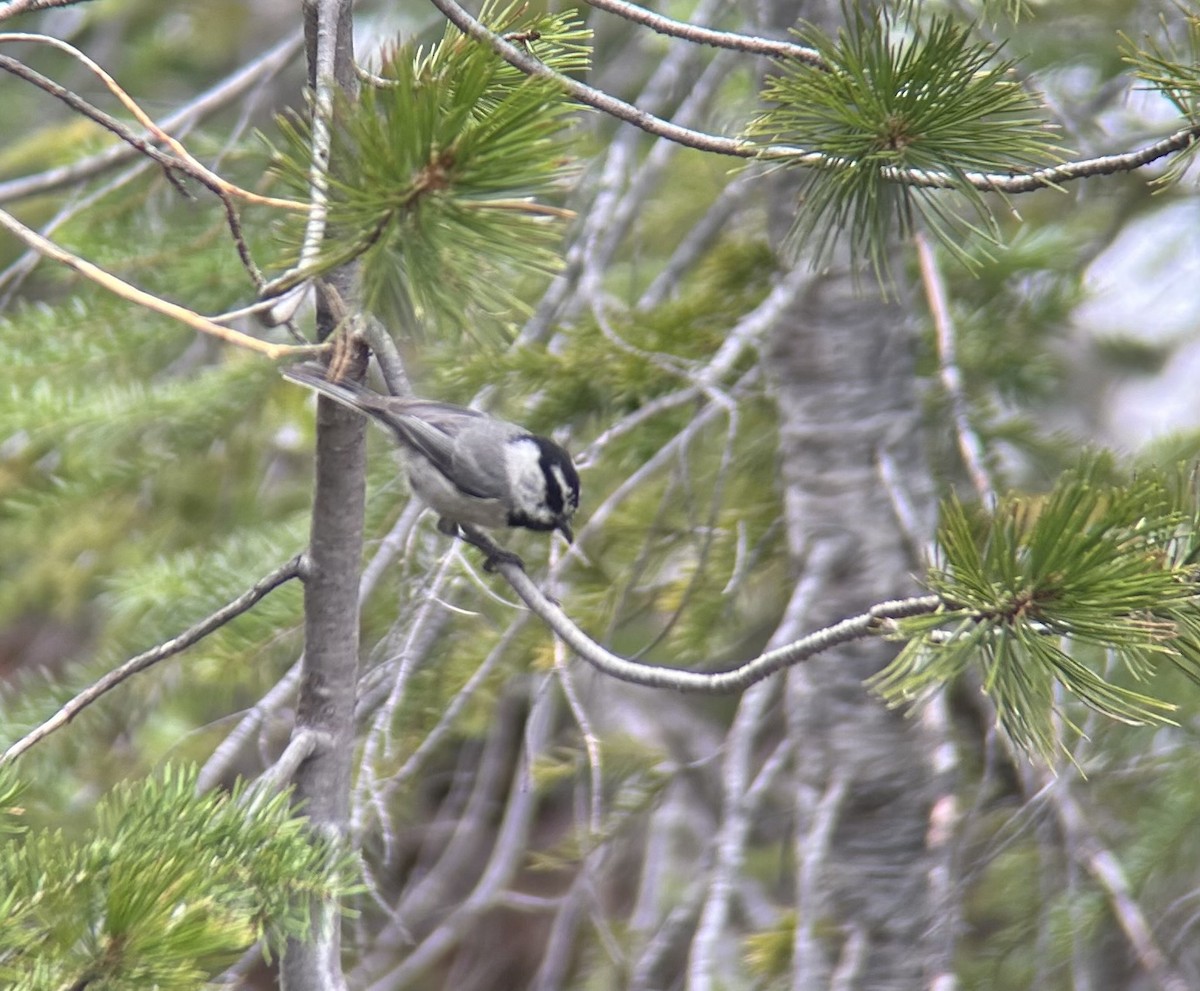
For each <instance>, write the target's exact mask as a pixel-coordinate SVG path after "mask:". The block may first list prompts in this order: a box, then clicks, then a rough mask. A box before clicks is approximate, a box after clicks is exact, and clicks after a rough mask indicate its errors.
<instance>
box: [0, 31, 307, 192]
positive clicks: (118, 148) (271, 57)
mask: <svg viewBox="0 0 1200 991" xmlns="http://www.w3.org/2000/svg"><path fill="white" fill-rule="evenodd" d="M5 13H7V8H6V10H5ZM303 41H304V39H303V37H302V36H301V35H300V34H299V33H297V34H295V35H293V36H291V37H289V38H285V39H284V40H283V41H281V42H279V43H278V44H277V45H275V47H274V48H271V49H269V50H268V51H266V52H264V53H263V54H262V55H260V56H259V57H258V58H257V59H256V60H255V61H254V62H252V63H250V64H249V65H246V66H243V67H242V68H240V69H238V70H237V71H236V72H234V73H232V74H231V75H229V76H227V77H226V78H225V79H223V80H221V81H220V82H219V83H217V84H216V85H215V86H212V87H211V88H210V89H207V90H205V91H204V92H203V93H201V94H200V95H199V96H198V97H197V98H196V99H195V100H193V101H192V102H191V103H188V104H186V105H185V106H183V107H181V108H180V109H179V110H177V111H175V112H174V113H173V114H171V115H170V116H167V117H164V118H163V119H162V121H161V123H160V124H159V126H160V127H161V128H163V129H170V130H175V129H177V128H179V127H182V126H184V125H186V124H190V123H194V122H195V121H197V120H200V119H202V118H204V117H206V116H208V115H209V114H211V113H213V112H215V111H217V110H219V109H221V108H222V107H224V106H225V105H226V104H228V103H229V102H230V101H232V100H234V99H236V98H237V97H239V96H241V95H242V94H243V93H245V92H246V91H247V90H248V89H250V87H251V86H254V85H256V84H257V83H259V82H260V81H262V80H264V79H269V78H271V77H272V76H274V75H275V74H276V73H278V72H279V71H280V70H281V69H282V68H283V67H284V66H286V65H287V64H288V63H289V62H291V61H292V59H294V58H295V57H296V53H297V52H298V51H299V50H300V46H301V44H303ZM134 150H136V149H133V148H131V146H129V145H124V144H120V145H113V146H111V147H109V148H106V149H105V150H104V151H101V152H98V153H97V154H95V155H91V156H89V157H88V158H84V159H81V160H79V161H77V162H72V163H71V164H70V165H63V166H60V167H57V168H53V169H48V170H47V171H45V172H40V173H38V174H36V175H30V176H22V177H21V178H19V179H11V180H9V181H8V182H3V183H0V202H4V201H7V200H16V199H23V198H24V197H27V196H33V195H35V194H38V193H45V192H48V191H50V190H53V189H57V188H59V187H60V186H65V185H69V184H71V183H74V182H78V181H79V180H81V179H86V178H89V177H91V176H93V175H95V174H96V173H98V172H102V171H104V170H105V169H107V168H111V167H112V166H115V165H119V164H120V163H122V162H124V161H126V160H127V159H129V158H130V157H131V156H132V154H133V151H134Z"/></svg>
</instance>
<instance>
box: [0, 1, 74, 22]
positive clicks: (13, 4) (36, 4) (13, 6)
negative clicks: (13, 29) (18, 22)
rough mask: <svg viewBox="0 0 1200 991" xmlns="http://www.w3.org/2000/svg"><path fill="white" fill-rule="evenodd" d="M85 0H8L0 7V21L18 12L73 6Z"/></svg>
mask: <svg viewBox="0 0 1200 991" xmlns="http://www.w3.org/2000/svg"><path fill="white" fill-rule="evenodd" d="M85 2H86V0H8V3H7V4H6V5H5V6H4V7H0V21H6V20H8V19H9V18H10V17H16V16H17V15H18V14H29V13H32V12H33V11H35V10H50V9H52V8H54V7H74V6H75V5H76V4H77V3H85Z"/></svg>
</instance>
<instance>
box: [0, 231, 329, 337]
mask: <svg viewBox="0 0 1200 991" xmlns="http://www.w3.org/2000/svg"><path fill="white" fill-rule="evenodd" d="M0 227H3V228H4V229H6V230H7V231H8V232H9V233H10V234H13V235H14V236H15V237H17V238H19V239H20V240H21V241H23V242H24V243H25V244H27V245H28V246H29V247H31V248H33V250H34V251H36V252H38V253H39V254H41V255H44V256H45V257H47V258H49V259H51V260H53V261H57V262H61V263H62V264H64V265H66V266H67V267H68V268H71V269H74V270H75V271H76V272H78V273H79V274H80V275H82V276H84V277H85V278H87V279H90V280H91V281H92V282H95V283H96V284H97V285H99V286H100V287H101V288H103V289H107V290H108V291H109V292H111V293H113V294H114V295H117V296H120V297H121V298H122V299H126V300H128V301H129V302H131V303H136V304H137V305H138V306H143V307H145V308H146V309H148V310H153V311H154V312H155V313H161V314H162V315H163V316H167V317H170V318H171V319H173V320H178V321H179V322H180V323H183V324H186V325H187V326H188V327H191V328H192V329H193V330H197V331H200V332H201V333H203V334H209V335H211V336H212V337H216V338H219V339H220V340H223V341H225V342H227V343H229V344H236V345H237V346H238V347H243V348H246V349H248V350H250V351H258V352H259V353H261V354H265V355H266V356H267V357H268V358H284V357H288V356H296V355H305V354H307V355H311V354H318V353H320V352H322V351H324V350H325V346H324V345H321V344H317V345H289V344H271V343H269V342H267V341H263V340H259V339H258V338H257V337H251V336H250V335H249V334H243V333H242V332H241V331H237V330H232V329H230V328H229V327H222V326H221V325H220V324H219V323H216V322H214V321H212V320H210V319H208V317H205V316H201V315H200V314H199V313H196V312H194V311H192V310H189V309H188V308H187V307H185V306H180V305H179V304H178V303H172V302H170V301H169V300H166V299H162V298H161V297H159V296H155V295H154V294H153V293H148V292H146V291H145V290H143V289H139V288H137V286H134V285H132V284H131V283H128V282H126V281H124V280H123V279H119V278H117V277H116V276H115V275H112V274H111V273H109V272H106V271H104V269H102V268H100V267H99V266H98V265H93V264H92V263H91V262H89V261H85V260H84V259H83V258H80V257H79V256H78V255H74V254H72V253H71V252H69V251H67V250H66V249H65V248H61V247H59V246H58V245H57V244H55V243H54V242H53V241H50V240H48V239H47V238H44V237H42V235H40V234H39V233H37V231H34V230H31V229H30V228H28V227H26V226H25V225H24V224H22V223H21V222H20V221H19V220H17V219H16V218H15V217H13V216H12V215H11V214H9V213H6V212H5V211H3V210H0Z"/></svg>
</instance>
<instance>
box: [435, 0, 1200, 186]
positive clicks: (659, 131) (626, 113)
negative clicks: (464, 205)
mask: <svg viewBox="0 0 1200 991" xmlns="http://www.w3.org/2000/svg"><path fill="white" fill-rule="evenodd" d="M432 2H433V5H434V6H435V7H437V9H438V10H440V11H441V12H442V13H443V14H444V15H445V16H446V18H447V19H448V20H449V21H450V22H451V23H452V24H453V25H454V26H455V27H457V28H458V29H459V30H460V31H462V32H463V33H464V34H466V35H467V36H468V37H471V38H474V39H475V40H476V41H478V42H480V43H481V44H484V45H487V46H488V47H489V48H491V49H492V51H494V52H495V53H496V54H497V55H499V56H500V57H501V58H503V59H504V60H505V61H506V62H508V63H509V64H510V65H513V66H515V67H516V68H518V69H520V70H521V71H522V72H524V73H526V74H527V75H530V76H536V77H538V78H540V79H551V80H553V81H554V82H556V83H557V84H558V85H559V86H561V87H562V88H563V90H564V91H565V92H566V93H567V94H568V95H569V96H571V97H572V98H573V99H575V100H578V101H579V102H580V103H582V104H584V105H585V106H589V107H592V108H594V109H596V110H599V111H601V112H602V113H606V114H608V115H609V116H610V117H614V118H616V119H617V120H621V121H624V122H625V123H627V124H632V125H633V126H634V127H637V128H640V129H641V130H643V131H645V132H646V133H647V134H652V135H654V136H655V137H659V138H664V139H665V140H667V141H674V142H675V143H677V144H680V145H684V146H686V147H688V148H695V149H697V150H698V151H706V152H711V153H713V154H716V155H730V156H733V157H735V158H761V159H765V160H769V161H772V162H777V163H780V164H785V165H788V166H791V167H809V168H837V167H838V166H839V163H840V160H839V158H838V157H837V156H830V155H826V154H824V153H823V152H817V151H812V150H809V149H804V148H796V147H791V146H787V145H759V144H756V143H754V142H752V141H746V140H743V139H740V138H730V137H725V136H723V135H718V134H709V133H707V132H705V131H697V130H694V129H692V128H690V127H681V126H679V125H678V124H673V123H671V122H670V121H668V120H663V119H662V118H661V117H656V116H655V115H654V114H651V113H648V112H647V111H645V110H641V109H639V108H638V107H636V106H634V105H633V104H631V103H626V102H625V101H624V100H619V99H617V98H616V97H615V96H612V95H610V94H609V93H605V92H604V91H603V90H599V89H596V88H595V87H592V86H588V85H587V84H586V83H581V82H580V81H579V80H578V79H572V78H571V77H570V76H567V75H564V74H563V73H561V72H556V71H555V70H554V69H552V68H550V66H548V65H546V64H545V63H544V62H542V61H540V60H539V59H537V58H536V57H534V56H533V55H531V54H530V53H529V52H528V51H526V50H525V49H523V48H520V47H518V46H516V45H514V44H512V43H511V42H510V41H508V40H506V39H505V38H504V37H502V36H501V35H498V34H496V33H495V32H494V31H491V30H489V29H488V27H487V26H486V25H485V24H483V23H482V22H481V21H479V20H477V19H476V18H474V17H472V16H471V14H470V13H468V12H467V10H466V9H465V8H463V7H462V6H461V5H460V4H458V3H457V2H456V0H432ZM1198 137H1200V125H1190V126H1188V127H1186V128H1183V129H1182V130H1179V131H1176V132H1175V133H1174V134H1172V135H1169V136H1168V137H1166V138H1163V139H1162V140H1160V141H1156V142H1154V143H1153V144H1151V145H1147V146H1146V147H1144V148H1139V149H1135V150H1133V151H1129V152H1122V153H1120V154H1116V155H1102V156H1100V157H1097V158H1089V159H1082V160H1080V161H1077V162H1064V163H1062V164H1059V165H1053V166H1047V167H1046V168H1044V169H1038V170H1036V171H1034V172H1027V173H1005V172H999V173H987V172H967V173H964V174H963V175H962V176H959V175H955V174H952V173H949V172H938V171H930V170H923V169H902V168H894V167H891V168H885V169H883V176H884V178H885V179H888V180H890V181H892V182H897V183H901V184H904V185H910V186H918V187H922V188H926V189H954V188H956V187H958V186H960V185H961V184H962V183H963V182H966V183H967V184H968V185H970V186H971V187H973V188H975V189H979V190H983V191H985V192H999V193H1028V192H1033V191H1034V190H1038V189H1046V188H1053V187H1055V186H1058V185H1061V184H1062V183H1065V182H1072V181H1074V180H1076V179H1083V178H1087V177H1088V176H1093V175H1110V174H1113V173H1116V172H1131V171H1133V170H1135V169H1138V168H1141V167H1142V166H1144V165H1148V164H1150V163H1151V162H1154V161H1157V160H1158V159H1160V158H1165V157H1166V156H1167V155H1170V154H1173V153H1175V152H1177V151H1182V150H1184V149H1185V148H1188V147H1189V146H1190V145H1191V144H1192V143H1193V142H1194V141H1196V139H1197V138H1198Z"/></svg>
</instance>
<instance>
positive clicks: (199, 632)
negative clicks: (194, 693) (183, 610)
mask: <svg viewBox="0 0 1200 991" xmlns="http://www.w3.org/2000/svg"><path fill="white" fill-rule="evenodd" d="M303 569H304V558H303V555H297V556H296V557H294V558H292V559H291V560H290V561H288V562H287V563H286V564H283V565H280V566H279V567H278V568H276V569H275V570H274V571H272V572H271V573H270V574H269V575H267V576H266V577H265V578H263V579H261V580H260V581H258V582H256V583H255V584H254V585H253V586H252V587H251V588H249V589H248V590H247V591H245V592H244V593H242V594H241V595H239V596H238V597H237V598H236V599H234V600H233V601H232V602H230V603H228V604H227V605H224V606H222V607H221V608H220V609H218V610H217V611H216V612H214V613H212V614H211V615H209V616H206V617H205V618H204V619H202V620H201V621H200V622H199V623H197V624H195V625H194V626H192V627H190V628H189V629H187V630H184V632H183V633H181V634H179V636H177V637H173V638H172V639H170V640H168V641H166V642H165V643H160V644H159V645H158V646H157V647H152V648H151V649H150V650H147V651H144V652H143V653H141V654H138V655H137V657H132V658H130V659H129V660H128V661H126V662H125V663H124V664H122V665H121V666H120V667H118V668H114V669H113V670H112V671H110V672H108V674H106V675H105V676H104V677H103V678H100V679H99V680H98V681H96V682H94V683H93V684H91V685H89V686H88V687H87V688H85V689H84V690H83V691H82V692H80V693H79V694H78V695H76V696H75V697H74V698H73V699H71V700H70V701H69V702H67V703H66V704H65V705H63V707H62V708H61V709H59V710H58V712H56V713H55V714H54V715H53V716H51V717H50V718H49V719H47V720H46V721H45V722H43V723H42V724H41V725H40V726H38V727H37V728H36V729H34V730H31V731H30V732H28V733H26V734H25V735H24V736H23V737H21V739H19V740H18V741H17V742H16V743H14V744H13V745H12V746H10V747H9V748H8V749H7V750H6V751H4V753H3V755H0V764H6V763H9V762H10V761H13V760H16V759H17V758H18V757H20V756H21V754H23V753H25V751H26V750H28V749H29V748H30V747H32V746H33V745H34V744H36V743H39V742H41V741H42V740H44V739H45V738H46V737H48V736H49V735H50V734H51V733H53V732H54V731H55V730H57V729H61V728H62V727H63V726H66V725H67V723H69V722H70V721H71V720H72V719H74V718H75V717H76V716H77V715H79V713H80V712H82V711H83V710H84V709H86V708H87V707H88V706H89V705H91V704H92V703H93V702H95V701H96V700H97V699H99V698H101V697H102V696H104V695H106V694H107V693H108V692H110V691H111V690H112V689H114V688H116V687H117V685H119V684H121V682H123V681H125V680H126V679H127V678H129V677H130V676H132V675H135V674H137V673H138V672H139V671H144V670H145V669H146V668H148V667H151V666H152V665H155V664H157V663H158V662H159V661H162V660H165V659H166V658H168V657H172V656H173V655H175V654H178V653H179V652H180V651H182V650H185V649H187V648H188V647H190V646H192V644H194V643H197V642H198V641H200V640H202V639H204V637H206V636H208V635H209V634H210V633H212V632H213V631H214V630H217V629H219V628H220V627H222V626H224V625H225V624H226V623H228V622H229V621H230V620H232V619H236V618H237V617H238V616H240V615H241V614H242V613H244V612H246V611H247V610H248V609H250V608H252V607H253V606H254V605H255V604H256V603H257V602H258V601H259V600H260V599H262V598H264V597H265V596H266V595H268V594H269V593H270V592H273V591H274V590H275V589H277V588H278V587H279V586H280V585H282V584H284V583H285V582H289V581H291V580H292V579H293V578H299V577H301V576H302V574H303Z"/></svg>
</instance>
